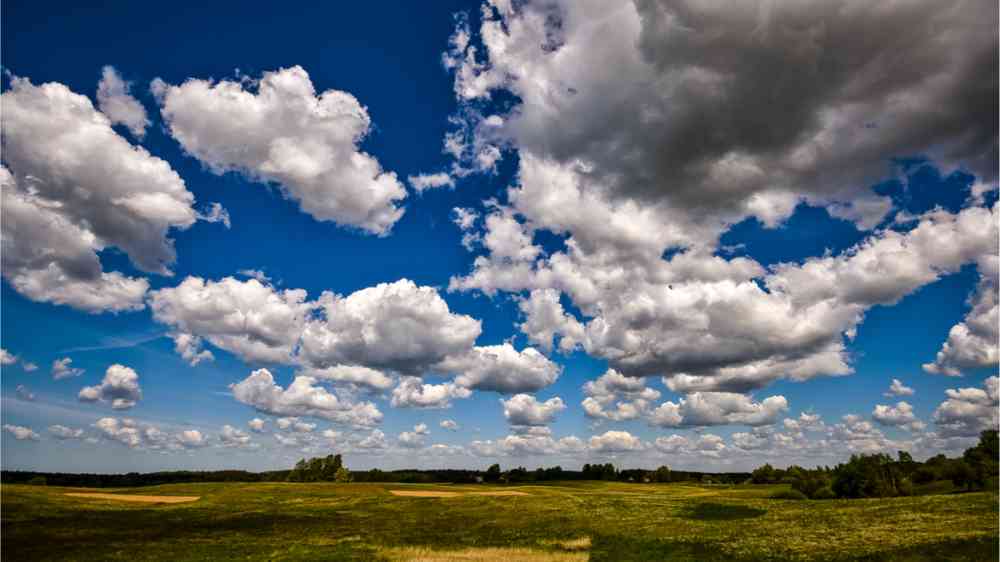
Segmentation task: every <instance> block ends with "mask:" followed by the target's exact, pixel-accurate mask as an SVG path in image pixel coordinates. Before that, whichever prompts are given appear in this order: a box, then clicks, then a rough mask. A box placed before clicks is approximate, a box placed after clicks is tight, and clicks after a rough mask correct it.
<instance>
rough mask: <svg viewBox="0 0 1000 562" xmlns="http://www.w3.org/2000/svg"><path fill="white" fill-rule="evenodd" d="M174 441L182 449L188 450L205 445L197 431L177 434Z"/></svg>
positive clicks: (203, 439)
mask: <svg viewBox="0 0 1000 562" xmlns="http://www.w3.org/2000/svg"><path fill="white" fill-rule="evenodd" d="M176 439H177V442H178V443H179V444H180V445H181V446H182V447H185V448H190V449H196V448H198V447H204V446H205V445H207V442H206V440H205V437H204V436H203V435H202V434H201V432H200V431H198V430H197V429H185V430H184V431H181V432H180V433H178V434H177V436H176Z"/></svg>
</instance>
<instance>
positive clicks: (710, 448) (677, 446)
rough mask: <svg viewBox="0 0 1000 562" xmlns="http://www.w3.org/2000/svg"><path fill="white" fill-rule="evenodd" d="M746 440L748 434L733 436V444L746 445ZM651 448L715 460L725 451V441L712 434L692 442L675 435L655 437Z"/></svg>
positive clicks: (668, 452) (706, 434) (672, 453)
mask: <svg viewBox="0 0 1000 562" xmlns="http://www.w3.org/2000/svg"><path fill="white" fill-rule="evenodd" d="M748 438H749V434H746V433H734V434H733V441H734V443H737V444H740V445H747V444H748ZM653 446H654V447H655V448H656V449H657V450H658V451H660V452H662V453H667V454H671V455H700V456H703V457H716V458H717V457H719V456H721V455H722V453H723V452H724V451H726V449H727V446H726V444H725V440H724V439H723V438H722V437H720V436H718V435H715V434H713V433H705V434H702V435H700V436H699V437H698V438H697V439H694V440H692V439H689V438H687V437H684V436H683V435H677V434H673V435H669V436H664V437H657V438H656V440H655V441H654V442H653Z"/></svg>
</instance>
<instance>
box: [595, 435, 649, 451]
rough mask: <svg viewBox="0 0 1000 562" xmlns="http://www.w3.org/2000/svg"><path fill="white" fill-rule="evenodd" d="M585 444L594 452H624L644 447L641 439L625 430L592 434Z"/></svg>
mask: <svg viewBox="0 0 1000 562" xmlns="http://www.w3.org/2000/svg"><path fill="white" fill-rule="evenodd" d="M587 445H588V447H589V448H590V450H591V451H593V452H596V453H624V452H629V451H640V450H642V449H644V448H645V445H644V444H643V442H642V440H640V439H639V438H638V437H636V436H634V435H632V434H631V433H629V432H627V431H607V432H605V433H603V434H601V435H594V436H592V437H591V438H590V441H588V443H587Z"/></svg>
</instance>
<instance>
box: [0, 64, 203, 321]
mask: <svg viewBox="0 0 1000 562" xmlns="http://www.w3.org/2000/svg"><path fill="white" fill-rule="evenodd" d="M0 101H2V103H3V106H4V112H3V116H2V121H3V130H4V164H5V167H0V187H2V189H3V199H4V224H3V241H4V252H3V273H4V277H5V278H6V279H7V281H8V282H9V283H10V284H11V286H12V287H13V288H14V289H15V290H17V291H18V292H19V293H21V294H22V295H24V296H26V297H28V298H30V299H32V300H36V301H43V302H52V303H56V304H66V305H69V306H73V307H75V308H79V309H81V310H85V311H88V312H94V313H96V312H102V311H127V310H137V309H141V308H142V307H143V302H142V300H143V296H144V295H145V292H146V290H147V289H148V286H149V284H148V282H147V281H146V280H145V279H143V278H137V277H128V276H126V275H123V274H122V273H119V272H106V271H103V270H102V266H101V261H100V258H99V257H98V252H100V251H102V250H105V249H107V248H111V247H116V248H118V249H120V250H121V251H122V252H124V253H125V254H126V255H127V256H128V257H129V259H130V261H131V262H132V264H133V265H134V266H135V267H136V268H138V269H139V270H141V271H144V272H150V273H157V274H160V275H170V274H171V270H170V267H171V265H172V264H173V262H174V261H175V258H176V253H175V251H174V245H173V240H171V239H170V238H168V233H169V231H170V229H172V228H173V229H182V230H183V229H186V228H188V227H190V226H191V225H192V224H194V222H195V221H196V220H197V219H198V217H199V215H198V212H197V211H195V209H194V208H193V205H194V196H193V195H192V194H191V192H189V191H188V190H187V188H186V186H185V184H184V181H183V180H182V179H181V178H180V176H179V175H177V173H176V172H175V171H174V170H173V169H171V167H170V166H169V164H167V163H166V162H165V161H164V160H162V159H160V158H157V157H154V156H152V155H151V154H149V152H147V151H146V150H145V149H143V148H142V147H138V146H134V145H132V144H130V143H129V142H128V141H126V140H125V139H124V138H123V137H121V136H120V135H118V134H117V133H116V132H115V131H114V130H113V129H112V127H111V121H110V120H109V119H108V117H107V116H105V115H104V114H103V113H100V112H99V111H97V110H96V109H95V108H94V106H93V104H92V103H91V102H90V100H89V99H88V98H87V97H85V96H81V95H79V94H76V93H73V92H72V91H70V90H69V89H68V88H67V87H66V86H64V85H62V84H59V83H55V82H50V83H46V84H42V85H39V86H35V85H33V84H32V83H31V82H30V81H29V80H28V79H26V78H19V77H15V78H13V79H12V80H11V84H10V88H9V89H8V90H7V91H6V92H4V93H3V95H2V98H0ZM56 155H58V157H56Z"/></svg>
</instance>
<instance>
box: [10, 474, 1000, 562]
mask: <svg viewBox="0 0 1000 562" xmlns="http://www.w3.org/2000/svg"><path fill="white" fill-rule="evenodd" d="M784 489H787V487H786V486H782V485H739V486H722V485H690V484H631V483H618V482H555V483H546V484H535V485H528V486H513V485H507V486H491V485H407V484H363V483H353V484H332V483H315V484H308V483H291V482H289V483H247V484H243V483H208V484H170V485H164V486H149V487H142V488H129V489H107V488H105V489H101V490H92V489H90V490H88V489H84V488H60V487H53V486H29V485H11V484H4V485H3V486H2V488H0V493H2V532H3V534H2V558H3V560H129V561H134V560H317V559H325V560H387V561H397V560H398V561H403V560H424V561H428V562H429V561H453V560H454V561H457V560H495V559H501V560H504V561H505V562H521V561H523V562H536V561H582V560H592V561H602V560H607V561H619V560H622V561H628V560H691V561H695V560H697V561H706V560H727V561H749V560H755V561H756V560H872V561H874V560H899V561H918V560H996V559H997V551H998V533H1000V529H998V523H997V518H998V509H997V505H998V504H997V502H998V498H997V494H996V493H995V492H992V491H988V492H973V493H961V494H957V493H956V494H938V495H924V496H913V497H900V498H886V499H851V500H821V501H816V500H804V501H803V500H780V499H773V498H772V497H771V496H772V495H774V494H775V493H777V492H780V491H782V490H784ZM393 491H396V492H404V493H403V494H400V495H397V494H394V493H392V492H393ZM93 492H100V493H101V494H97V496H96V497H87V496H70V495H67V494H69V493H73V494H88V493H93ZM109 493H110V494H129V495H137V494H141V495H144V496H153V498H152V499H153V500H155V499H156V498H155V496H187V497H188V498H186V499H187V500H190V499H191V498H195V497H196V498H197V499H196V500H193V501H178V502H176V503H145V502H136V501H128V502H126V501H118V500H114V499H109V498H106V497H101V496H102V495H104V494H109Z"/></svg>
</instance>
